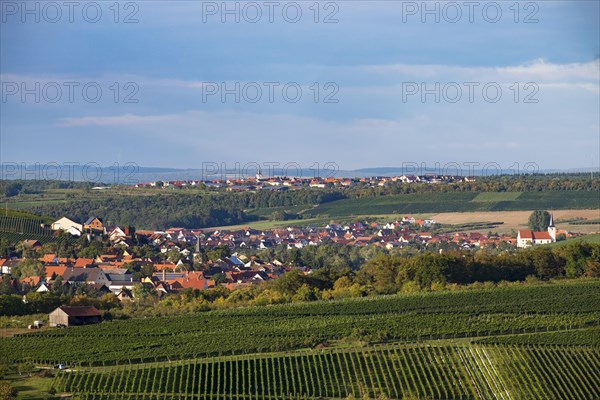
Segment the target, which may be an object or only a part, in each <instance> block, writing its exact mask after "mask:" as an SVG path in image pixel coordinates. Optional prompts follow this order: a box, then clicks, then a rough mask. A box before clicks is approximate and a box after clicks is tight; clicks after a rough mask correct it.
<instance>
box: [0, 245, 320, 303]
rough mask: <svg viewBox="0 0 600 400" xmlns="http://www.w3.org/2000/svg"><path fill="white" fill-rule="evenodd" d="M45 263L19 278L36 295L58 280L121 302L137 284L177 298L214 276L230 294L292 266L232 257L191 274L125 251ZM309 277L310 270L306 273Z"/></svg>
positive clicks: (7, 269)
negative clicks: (148, 269)
mask: <svg viewBox="0 0 600 400" xmlns="http://www.w3.org/2000/svg"><path fill="white" fill-rule="evenodd" d="M39 261H41V262H43V263H44V271H45V273H44V276H42V277H40V276H29V277H22V278H21V279H20V283H21V284H22V285H27V286H28V287H29V288H31V290H35V291H36V292H48V291H52V290H53V288H54V282H56V281H57V279H58V278H59V277H60V285H61V286H62V287H63V288H64V289H65V288H68V287H70V286H75V287H76V286H79V285H87V286H88V287H91V288H93V289H95V290H97V291H98V292H100V293H102V292H104V293H111V292H112V293H114V294H115V295H116V296H117V297H118V298H119V299H120V300H121V301H123V302H128V301H133V297H134V296H133V288H134V285H136V284H141V285H144V286H147V287H148V288H149V289H152V290H154V291H155V292H156V295H157V296H158V297H162V296H163V295H165V294H169V293H177V292H179V291H182V290H185V289H198V290H206V289H210V288H214V287H215V286H216V282H215V279H214V278H215V277H216V276H219V279H220V281H219V282H220V284H221V286H224V287H226V288H228V289H230V290H235V289H237V288H239V287H243V286H249V285H252V284H255V283H258V282H262V281H266V280H271V279H277V278H278V277H280V276H281V275H283V274H284V273H285V272H287V271H289V270H291V269H292V267H289V266H284V265H283V264H282V263H280V262H278V261H274V262H272V263H268V262H264V261H262V260H260V259H258V258H256V257H251V258H246V257H245V256H242V255H232V256H230V257H225V258H223V259H217V260H214V261H208V262H207V263H206V264H205V265H203V269H202V270H201V271H194V270H191V265H189V264H188V263H184V262H183V261H180V262H179V263H177V264H176V263H170V262H164V261H159V260H152V259H150V258H146V259H143V258H139V257H134V256H132V255H131V254H130V253H128V252H127V250H125V251H124V253H123V255H114V254H106V255H101V256H98V257H96V258H95V259H92V258H74V259H72V258H64V257H56V255H54V254H45V255H44V256H43V257H41V258H40V259H39ZM20 262H22V259H2V258H0V265H1V266H2V267H1V268H2V271H3V273H6V274H10V273H11V270H12V268H14V267H15V266H17V265H18V264H19V263H20ZM135 265H140V266H141V265H152V269H153V271H154V273H153V275H151V276H147V277H145V278H142V279H135V278H134V276H133V274H132V272H131V269H130V267H132V266H135ZM304 271H305V272H307V273H308V272H309V270H308V269H304Z"/></svg>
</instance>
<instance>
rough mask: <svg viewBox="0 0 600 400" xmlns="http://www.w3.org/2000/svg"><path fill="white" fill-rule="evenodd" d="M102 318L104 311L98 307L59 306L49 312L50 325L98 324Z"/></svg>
mask: <svg viewBox="0 0 600 400" xmlns="http://www.w3.org/2000/svg"><path fill="white" fill-rule="evenodd" d="M101 320H102V313H101V312H100V311H98V309H97V308H96V307H92V306H81V307H67V306H62V307H58V308H57V309H56V310H54V311H52V312H51V313H50V314H49V324H50V326H57V325H59V326H61V325H62V326H73V325H87V324H96V323H98V322H100V321H101Z"/></svg>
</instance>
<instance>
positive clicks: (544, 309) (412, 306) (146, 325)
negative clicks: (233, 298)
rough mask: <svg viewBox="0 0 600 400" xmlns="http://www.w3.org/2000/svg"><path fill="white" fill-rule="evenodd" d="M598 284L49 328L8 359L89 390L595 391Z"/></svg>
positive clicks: (211, 395)
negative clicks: (49, 368) (44, 368)
mask: <svg viewBox="0 0 600 400" xmlns="http://www.w3.org/2000/svg"><path fill="white" fill-rule="evenodd" d="M599 288H600V281H599V280H597V279H595V280H579V281H557V282H555V283H551V284H538V285H533V286H528V285H509V286H503V287H496V288H490V289H470V290H459V291H444V292H433V293H419V294H413V295H392V296H383V297H373V298H361V299H349V300H342V301H335V302H326V301H320V302H313V303H299V304H287V305H278V306H266V307H252V308H241V309H234V310H223V311H211V312H206V313H199V314H190V315H185V316H174V317H158V318H145V319H132V320H125V321H113V322H104V323H102V324H100V325H91V326H84V327H70V328H67V329H43V330H41V331H37V332H32V333H27V334H23V335H18V336H15V337H12V338H5V339H2V340H0V354H2V355H3V357H4V359H5V361H7V362H10V363H15V362H16V363H19V362H24V361H29V362H34V363H35V364H36V365H52V364H55V363H65V364H67V365H69V366H70V367H71V368H72V370H74V371H71V372H68V371H60V373H58V374H57V375H56V378H55V380H54V382H53V387H54V388H55V389H56V390H57V391H58V392H59V393H74V394H75V397H74V398H76V399H77V398H82V399H83V398H85V399H112V398H117V397H118V398H124V399H179V398H181V399H217V398H219V399H231V398H239V399H265V398H266V399H344V398H369V399H384V398H385V399H423V400H424V399H592V398H594V397H597V396H598V395H599V394H600V393H599V392H598V391H599V388H600V375H598V374H597V373H595V372H596V371H597V370H598V369H599V368H600V342H599V339H598V335H597V333H598V322H599V321H600V298H599V296H598V290H599Z"/></svg>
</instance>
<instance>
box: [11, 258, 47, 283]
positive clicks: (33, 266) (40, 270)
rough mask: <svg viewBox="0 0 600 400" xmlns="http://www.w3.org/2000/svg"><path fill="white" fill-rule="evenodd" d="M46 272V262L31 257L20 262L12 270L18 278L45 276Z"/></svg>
mask: <svg viewBox="0 0 600 400" xmlns="http://www.w3.org/2000/svg"><path fill="white" fill-rule="evenodd" d="M45 274H46V268H45V267H44V263H43V262H41V261H38V260H35V259H31V258H29V259H27V260H23V261H22V262H20V263H19V265H17V266H16V267H14V268H13V271H12V275H13V277H15V278H17V279H18V278H25V277H28V276H39V277H44V275H45Z"/></svg>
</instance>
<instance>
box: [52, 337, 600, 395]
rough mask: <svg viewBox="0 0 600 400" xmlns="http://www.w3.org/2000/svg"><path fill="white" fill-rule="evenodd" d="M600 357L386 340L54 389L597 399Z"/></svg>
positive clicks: (162, 368)
mask: <svg viewBox="0 0 600 400" xmlns="http://www.w3.org/2000/svg"><path fill="white" fill-rule="evenodd" d="M599 356H600V352H599V351H598V350H597V349H592V348H582V347H577V348H570V347H560V346H552V347H541V346H502V347H500V346H480V345H467V346H439V345H426V346H425V345H411V346H408V345H407V346H384V347H379V348H371V349H359V350H337V351H322V350H320V351H311V352H304V353H299V354H293V355H266V356H243V357H229V358H224V359H205V360H192V361H186V362H183V363H173V364H171V363H162V364H161V365H158V366H156V365H155V366H150V367H148V366H139V367H135V368H131V367H117V368H112V369H110V370H106V371H98V372H83V371H82V372H64V373H61V374H59V375H58V376H57V378H56V379H55V381H54V386H55V388H56V389H58V390H59V391H61V392H67V393H77V394H78V397H77V398H81V399H114V398H120V399H142V398H143V399H190V400H191V399H233V398H235V399H309V398H310V399H324V398H327V399H332V398H337V399H339V398H391V399H507V400H508V399H536V400H540V399H593V398H597V397H598V396H599V395H600V378H599V375H598V373H597V371H598V370H599V369H600V359H599ZM554 377H558V379H554Z"/></svg>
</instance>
